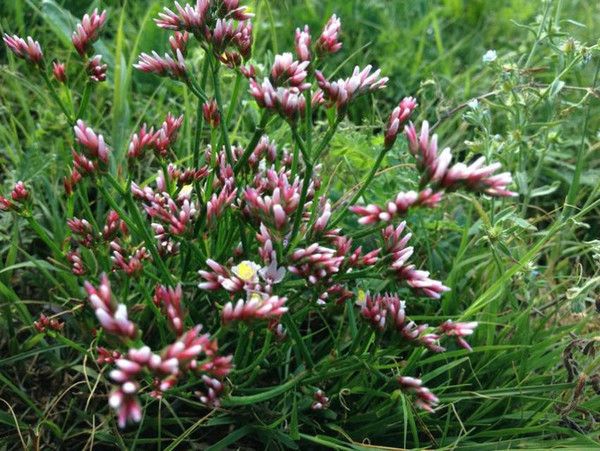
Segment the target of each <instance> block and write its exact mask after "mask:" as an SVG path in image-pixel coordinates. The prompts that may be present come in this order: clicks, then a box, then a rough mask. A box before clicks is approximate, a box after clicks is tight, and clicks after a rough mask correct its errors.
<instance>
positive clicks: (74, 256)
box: [67, 250, 87, 276]
mask: <svg viewBox="0 0 600 451" xmlns="http://www.w3.org/2000/svg"><path fill="white" fill-rule="evenodd" d="M67 261H68V262H69V263H71V272H72V273H73V274H75V275H76V276H83V275H84V274H86V273H87V269H86V268H85V264H84V262H83V259H82V258H81V253H80V252H79V250H71V251H69V252H67Z"/></svg>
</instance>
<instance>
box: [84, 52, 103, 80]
mask: <svg viewBox="0 0 600 451" xmlns="http://www.w3.org/2000/svg"><path fill="white" fill-rule="evenodd" d="M107 67H108V66H107V65H106V64H102V56H101V55H96V56H94V57H93V58H91V59H90V60H89V61H88V65H87V72H88V75H89V76H90V80H92V81H95V82H97V83H99V82H102V81H105V80H106V69H107Z"/></svg>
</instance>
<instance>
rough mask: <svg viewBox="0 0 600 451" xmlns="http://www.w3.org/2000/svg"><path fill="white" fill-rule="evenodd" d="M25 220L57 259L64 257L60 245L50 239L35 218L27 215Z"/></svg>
mask: <svg viewBox="0 0 600 451" xmlns="http://www.w3.org/2000/svg"><path fill="white" fill-rule="evenodd" d="M25 218H26V219H27V222H28V223H29V226H30V227H31V228H32V229H33V231H34V232H35V233H36V234H37V236H39V237H40V239H41V240H42V241H43V242H44V243H45V244H46V246H48V247H49V248H50V249H51V250H52V252H54V254H55V257H56V258H59V257H62V255H63V253H62V250H61V249H60V247H59V246H58V244H56V242H55V241H54V240H53V239H52V238H50V236H48V234H47V233H46V231H45V230H44V228H43V227H42V226H41V225H40V223H39V222H37V220H36V219H35V218H34V217H33V216H31V214H26V215H25Z"/></svg>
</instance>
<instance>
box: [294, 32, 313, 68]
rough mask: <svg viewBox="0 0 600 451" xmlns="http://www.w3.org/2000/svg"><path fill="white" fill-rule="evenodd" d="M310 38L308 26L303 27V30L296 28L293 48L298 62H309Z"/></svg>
mask: <svg viewBox="0 0 600 451" xmlns="http://www.w3.org/2000/svg"><path fill="white" fill-rule="evenodd" d="M311 41H312V38H311V36H310V29H309V28H308V25H304V28H303V29H300V28H296V35H295V39H294V43H295V47H296V56H298V59H299V60H300V61H310V60H311V53H310V44H311Z"/></svg>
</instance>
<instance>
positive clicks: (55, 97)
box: [40, 69, 75, 126]
mask: <svg viewBox="0 0 600 451" xmlns="http://www.w3.org/2000/svg"><path fill="white" fill-rule="evenodd" d="M40 72H41V74H42V78H43V79H44V82H45V83H46V86H47V87H48V89H49V90H50V96H51V97H52V99H53V100H54V102H56V104H57V105H58V106H59V107H60V109H61V110H62V112H63V114H64V115H65V117H66V118H67V122H68V123H69V124H70V125H71V126H73V125H75V121H74V120H73V119H72V118H71V115H70V114H69V111H68V110H67V107H66V106H65V105H64V103H63V102H62V100H60V96H59V95H58V92H56V89H55V88H54V85H52V82H51V81H50V78H49V77H48V74H47V73H46V71H45V70H44V69H41V70H40Z"/></svg>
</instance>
